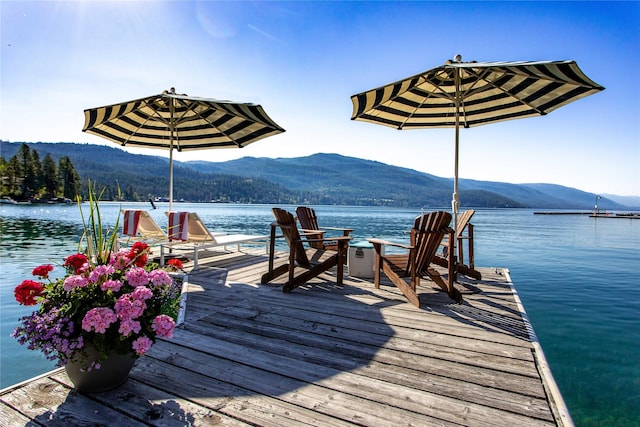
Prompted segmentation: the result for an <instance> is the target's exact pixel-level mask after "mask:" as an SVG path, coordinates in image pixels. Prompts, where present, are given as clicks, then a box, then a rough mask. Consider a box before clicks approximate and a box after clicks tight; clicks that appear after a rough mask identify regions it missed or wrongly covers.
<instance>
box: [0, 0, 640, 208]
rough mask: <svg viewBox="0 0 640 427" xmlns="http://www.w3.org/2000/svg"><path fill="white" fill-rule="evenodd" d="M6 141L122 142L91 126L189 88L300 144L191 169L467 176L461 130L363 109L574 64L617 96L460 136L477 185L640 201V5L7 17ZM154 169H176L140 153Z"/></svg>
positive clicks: (261, 147) (411, 5)
mask: <svg viewBox="0 0 640 427" xmlns="http://www.w3.org/2000/svg"><path fill="white" fill-rule="evenodd" d="M0 8H1V9H0V14H1V22H0V23H1V27H2V29H1V40H2V43H1V47H0V53H1V72H2V74H1V80H0V84H1V87H0V138H1V139H2V140H5V141H28V142H37V141H44V142H87V143H92V144H105V145H109V144H110V143H109V142H108V141H106V140H103V139H101V138H99V137H96V136H93V135H88V134H85V133H83V132H82V131H81V129H82V126H83V123H84V116H83V110H84V109H86V108H90V107H98V106H102V105H107V104H114V103H117V102H122V101H127V100H131V99H136V98H141V97H144V96H147V95H152V94H156V93H160V92H162V91H163V90H165V89H169V88H170V87H175V88H176V91H177V92H178V93H186V94H188V95H193V96H201V97H207V98H217V99H227V100H233V101H241V102H253V103H258V104H261V105H262V106H263V107H264V108H265V110H266V111H267V113H268V114H269V115H270V116H271V117H272V118H273V119H274V120H275V121H276V122H277V123H278V124H280V125H281V126H282V127H284V128H285V129H286V130H287V132H286V133H284V134H281V135H277V136H274V137H271V138H267V139H264V140H261V141H259V142H257V143H255V144H252V145H249V146H248V147H246V148H244V149H242V150H236V149H227V150H210V151H194V152H182V153H177V154H176V155H175V159H176V160H179V161H188V160H194V159H198V160H210V161H226V160H230V159H234V158H238V157H243V156H253V157H297V156H306V155H310V154H313V153H318V152H324V153H339V154H343V155H346V156H353V157H359V158H364V159H369V160H377V161H380V162H384V163H388V164H392V165H397V166H402V167H407V168H411V169H416V170H420V171H423V172H427V173H431V174H434V175H437V176H442V177H452V176H453V150H454V131H453V129H422V130H408V131H397V130H394V129H390V128H387V127H384V126H377V125H373V124H370V123H363V122H357V121H351V120H350V117H351V112H352V105H351V101H350V96H351V95H353V94H356V93H359V92H362V91H365V90H368V89H372V88H374V87H378V86H381V85H383V84H386V83H390V82H392V81H396V80H399V79H402V78H404V77H408V76H410V75H414V74H417V73H419V72H421V71H424V70H427V69H429V68H432V67H435V66H438V65H441V64H442V63H444V62H445V61H446V60H447V59H450V58H453V56H454V55H456V54H458V53H459V54H461V55H462V57H463V60H466V61H470V60H476V61H481V62H484V61H516V60H565V59H572V60H575V61H577V62H578V65H579V66H580V68H581V69H582V70H583V71H584V72H585V73H586V74H587V75H588V76H589V77H590V78H591V79H592V80H594V81H596V82H597V83H599V84H601V85H603V86H605V87H606V90H605V91H603V92H600V93H597V94H595V95H592V96H589V97H587V98H584V99H582V100H579V101H577V102H574V103H572V104H569V105H568V106H566V107H563V108H561V109H559V110H556V111H554V112H553V113H551V114H549V115H547V116H545V117H537V118H529V119H523V120H513V121H509V122H503V123H496V124H490V125H487V126H480V127H475V128H471V129H463V130H461V142H460V166H459V168H460V172H459V173H460V177H461V178H469V179H477V180H487V181H501V182H512V183H538V182H544V183H553V184H560V185H565V186H569V187H575V188H578V189H581V190H584V191H589V192H594V193H609V194H618V195H635V196H640V102H639V99H640V72H639V71H638V70H640V55H639V52H640V49H639V48H638V46H640V2H445V1H440V2H355V1H353V2H347V1H343V2H278V1H272V2H217V1H201V2H188V1H180V2H168V1H157V2H137V1H126V2H118V1H110V2H95V1H88V0H86V1H77V2H76V1H61V2H57V1H44V2H32V1H15V2H13V1H4V0H3V1H1V2H0ZM127 150H128V151H131V152H135V153H140V154H154V155H163V156H167V155H168V154H167V153H166V152H162V151H151V150H144V149H137V150H136V149H127Z"/></svg>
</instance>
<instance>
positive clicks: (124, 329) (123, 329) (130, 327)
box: [118, 319, 141, 337]
mask: <svg viewBox="0 0 640 427" xmlns="http://www.w3.org/2000/svg"><path fill="white" fill-rule="evenodd" d="M140 328H141V325H140V322H138V321H137V320H132V319H122V320H120V328H119V329H118V333H119V334H122V335H123V336H125V337H128V336H129V335H131V332H133V333H134V334H137V333H138V332H140Z"/></svg>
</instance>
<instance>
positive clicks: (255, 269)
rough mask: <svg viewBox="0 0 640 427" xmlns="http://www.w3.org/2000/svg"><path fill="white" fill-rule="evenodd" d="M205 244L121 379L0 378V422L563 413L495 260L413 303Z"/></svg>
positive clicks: (419, 419)
mask: <svg viewBox="0 0 640 427" xmlns="http://www.w3.org/2000/svg"><path fill="white" fill-rule="evenodd" d="M207 255H208V256H206V257H205V256H201V259H200V268H199V269H198V270H197V271H193V272H191V273H190V275H189V292H188V298H187V310H186V317H185V323H184V324H183V325H182V326H181V327H180V328H178V329H176V332H175V334H174V338H173V339H171V340H166V341H159V342H158V343H157V344H156V345H155V346H154V347H153V348H152V349H151V351H150V352H149V353H148V354H147V355H146V356H144V357H142V358H140V359H139V360H138V361H137V362H136V365H135V367H134V368H133V370H132V372H131V374H130V377H129V380H128V381H127V382H126V383H125V384H124V385H123V386H121V387H120V388H118V389H116V390H113V391H110V392H106V393H101V394H93V395H92V394H80V393H76V392H74V391H73V389H72V384H71V383H70V381H69V379H68V377H67V375H66V373H65V372H64V369H57V370H54V371H51V372H49V373H47V374H45V375H43V376H40V377H37V378H34V379H31V380H29V381H26V382H24V383H20V384H16V385H15V386H12V387H9V388H6V389H4V390H1V391H0V425H2V426H24V425H29V426H36V425H47V426H57V425H60V426H62V425H64V426H73V425H83V426H85V425H92V426H146V425H157V426H212V425H215V426H299V425H313V426H351V425H358V426H401V425H406V426H440V425H443V426H445V425H446V426H450V425H458V426H459V425H466V426H488V425H491V426H496V425H502V426H509V427H511V426H552V425H568V426H570V425H572V421H571V417H570V415H569V413H568V411H567V410H566V408H565V405H564V402H563V400H562V397H561V396H560V394H559V392H558V390H557V387H556V386H555V382H554V381H553V377H552V376H551V374H550V371H549V369H548V367H547V365H546V361H545V359H544V355H543V354H542V351H541V349H540V346H539V344H538V343H537V340H536V338H535V334H534V333H533V331H532V329H531V328H530V326H529V322H528V320H527V318H526V314H524V315H523V313H524V311H523V309H522V305H521V304H520V302H519V298H518V296H517V294H516V293H515V291H514V288H513V286H512V283H511V281H510V278H509V274H508V271H507V270H505V269H496V268H491V269H489V268H484V269H480V270H481V272H482V274H483V280H482V281H475V280H471V279H467V278H464V277H462V278H461V280H460V281H461V282H462V284H459V285H458V287H459V289H460V290H461V291H462V292H463V294H464V298H465V302H464V304H462V305H457V304H455V303H452V301H450V300H449V299H448V297H447V296H446V294H444V293H442V292H439V291H437V290H436V289H434V288H433V287H432V286H431V282H429V281H427V280H423V282H422V286H421V289H420V300H421V303H422V305H421V307H420V309H417V308H415V307H414V306H412V305H411V304H409V303H408V302H407V301H406V300H405V299H404V297H403V296H402V294H400V293H399V292H398V291H397V290H396V289H395V288H394V287H391V286H384V285H383V286H382V288H381V289H380V290H377V289H375V288H374V287H373V284H372V281H371V280H370V279H358V278H353V277H349V278H346V279H345V284H344V285H343V286H342V287H338V286H336V285H335V276H334V275H333V274H332V273H327V274H324V275H322V276H320V278H319V279H316V280H314V281H312V282H311V283H309V284H308V286H303V287H301V288H298V289H296V290H295V291H293V292H292V293H288V294H284V293H282V292H281V290H280V287H279V286H278V285H277V283H275V284H269V285H260V284H259V282H260V275H261V274H262V273H264V272H265V271H266V262H267V258H266V255H265V254H264V248H262V249H255V250H253V249H249V250H245V252H231V253H223V252H216V253H209V254H207ZM187 268H188V264H187Z"/></svg>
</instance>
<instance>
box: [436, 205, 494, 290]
mask: <svg viewBox="0 0 640 427" xmlns="http://www.w3.org/2000/svg"><path fill="white" fill-rule="evenodd" d="M474 213H475V210H473V209H469V210H466V211H464V212H462V213H461V214H460V215H458V222H457V226H456V239H457V244H456V246H457V247H458V259H457V260H456V262H457V266H456V273H461V274H464V275H465V276H469V277H473V278H474V279H477V280H481V279H482V274H480V272H479V271H477V270H475V260H474V254H473V224H471V222H470V221H471V217H472V216H473V214H474ZM465 241H466V242H467V245H466V246H467V252H468V254H469V264H465V262H464V246H465V245H464V242H465ZM450 242H451V240H450V239H449V238H448V236H446V235H445V237H444V238H443V239H442V243H441V246H442V256H439V255H436V258H435V259H434V263H436V264H438V265H441V266H443V267H446V266H448V264H449V263H450V259H449V254H450V253H451V243H450Z"/></svg>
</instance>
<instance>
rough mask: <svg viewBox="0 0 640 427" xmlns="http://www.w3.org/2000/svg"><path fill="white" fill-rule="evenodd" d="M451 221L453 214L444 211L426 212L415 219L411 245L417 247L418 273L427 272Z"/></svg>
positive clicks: (423, 273)
mask: <svg viewBox="0 0 640 427" xmlns="http://www.w3.org/2000/svg"><path fill="white" fill-rule="evenodd" d="M450 223H451V214H450V213H448V212H444V211H438V212H431V213H426V214H423V215H420V216H419V217H417V218H416V219H415V222H414V225H413V228H412V229H411V245H412V246H414V247H415V248H416V261H415V263H416V264H415V265H416V273H417V274H419V275H425V274H426V272H427V269H428V268H429V265H430V264H431V262H432V260H433V258H434V257H435V255H436V252H437V251H438V248H439V247H440V242H441V241H442V238H443V237H444V234H445V232H446V231H447V227H448V226H449V224H450ZM408 269H409V266H407V271H409V270H408Z"/></svg>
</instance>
